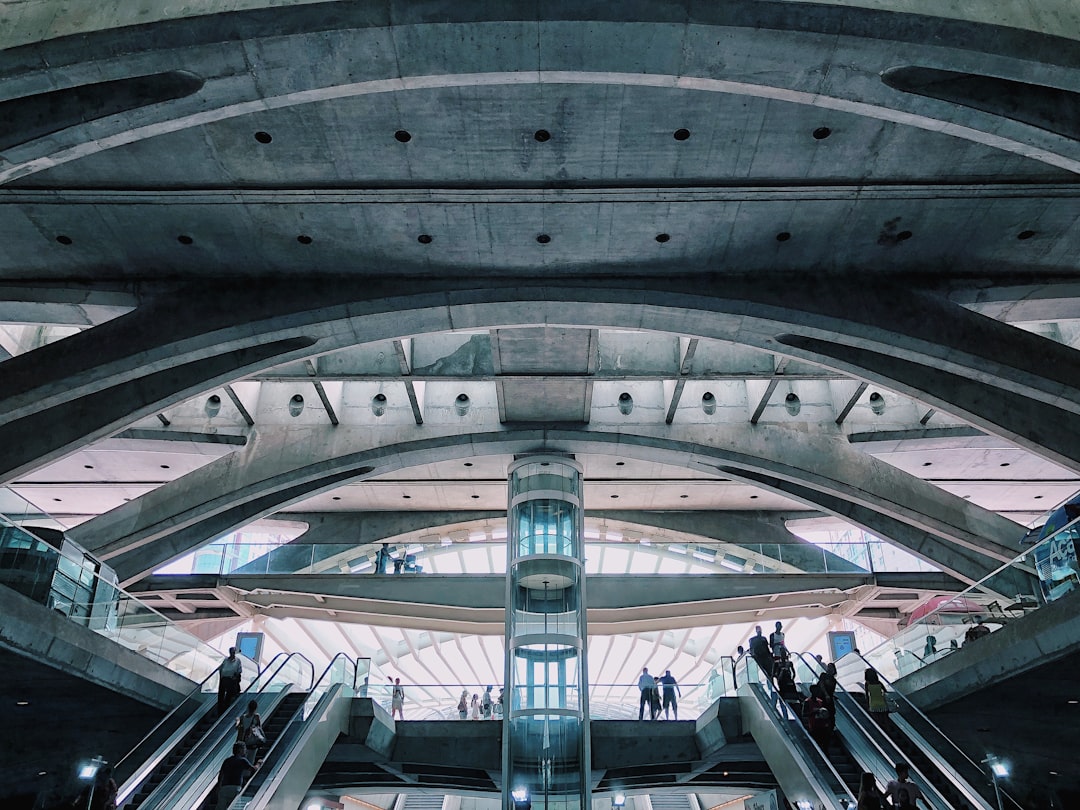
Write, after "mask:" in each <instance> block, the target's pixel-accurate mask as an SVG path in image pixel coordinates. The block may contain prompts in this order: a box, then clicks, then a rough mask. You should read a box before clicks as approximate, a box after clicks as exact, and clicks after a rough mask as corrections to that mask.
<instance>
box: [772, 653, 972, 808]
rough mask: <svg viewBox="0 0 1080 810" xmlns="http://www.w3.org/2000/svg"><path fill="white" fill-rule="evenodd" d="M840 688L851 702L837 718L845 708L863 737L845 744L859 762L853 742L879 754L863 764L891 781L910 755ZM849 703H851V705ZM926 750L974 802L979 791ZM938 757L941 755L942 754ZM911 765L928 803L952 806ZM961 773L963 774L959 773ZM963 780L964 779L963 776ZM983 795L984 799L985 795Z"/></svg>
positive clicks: (814, 666) (811, 662)
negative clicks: (959, 783) (904, 754)
mask: <svg viewBox="0 0 1080 810" xmlns="http://www.w3.org/2000/svg"><path fill="white" fill-rule="evenodd" d="M791 655H793V656H796V657H797V658H798V659H799V660H800V661H802V664H803V666H804V667H806V668H807V670H809V672H810V673H811V674H815V670H820V671H819V672H817V673H816V674H817V675H818V676H819V677H820V675H822V674H824V673H825V672H826V668H825V665H824V664H822V663H821V662H820V661H818V660H817V659H816V658H814V657H813V656H810V657H809V658H808V656H807V654H806V653H803V652H792V653H791ZM836 688H837V689H838V690H839V692H840V694H841V696H843V697H846V698H847V701H835V702H834V706H833V713H834V715H833V716H834V718H836V719H837V720H838V719H839V710H838V708H837V707H841V708H843V711H844V713H845V714H846V715H847V717H848V718H849V720H850V722H851V724H852V726H853V727H854V728H855V729H856V730H857V733H858V734H859V735H860V737H861V740H846V739H845V744H846V745H847V747H848V751H849V752H850V753H851V754H852V755H853V756H855V759H856V761H859V757H858V756H857V755H856V753H857V752H856V750H855V749H854V748H853V747H852V746H853V744H861V745H862V746H863V751H864V752H869V754H870V755H871V757H874V755H875V754H876V757H875V760H876V761H875V762H874V765H873V766H871V765H870V764H869V762H868V761H867V762H863V761H859V764H860V766H861V767H862V768H863V770H865V771H870V772H874V771H877V773H874V777H875V779H880V780H882V782H883V783H887V782H888V781H889V780H890V779H891V778H892V774H891V770H892V769H893V767H894V765H895V764H896V763H897V762H902V761H904V760H905V759H906V757H904V756H903V755H902V752H901V751H900V749H899V747H898V746H897V744H896V741H895V740H894V739H892V737H891V736H890V735H889V734H888V732H887V731H886V730H885V729H884V728H883V727H882V726H881V725H879V724H878V723H876V722H875V721H874V719H873V718H872V717H870V714H869V713H868V712H867V711H866V709H864V708H863V706H862V704H860V703H859V702H858V701H856V700H854V698H853V697H852V695H851V692H850V690H848V689H847V687H845V686H844V685H843V684H842V683H840V682H839V681H837V682H836ZM849 702H850V705H848V703H849ZM838 726H839V723H838ZM883 740H884V741H885V743H887V745H888V746H889V748H890V750H889V751H886V750H885V748H883V746H882V741H883ZM924 753H925V754H926V756H927V758H928V759H929V760H930V761H931V764H932V765H933V766H934V767H935V768H937V770H938V771H940V772H942V773H944V774H945V776H946V777H947V778H949V781H950V782H952V783H953V787H954V789H957V790H958V792H959V793H961V794H963V795H964V796H965V797H966V798H967V799H968V801H972V798H973V795H977V793H974V792H973V791H970V790H968V789H967V788H966V785H965V786H962V785H957V784H956V783H955V780H954V779H952V778H950V777H949V773H948V772H949V771H951V770H952V769H951V768H947V769H946V768H943V767H942V765H941V764H940V763H938V762H934V757H933V756H931V755H930V753H929V752H926V751H924ZM935 753H936V752H935ZM898 755H899V758H898ZM865 756H866V754H865V753H864V757H865ZM938 756H939V757H940V755H938ZM910 768H911V773H912V775H913V776H917V777H918V779H919V780H920V781H921V783H922V784H921V785H920V787H922V788H923V792H924V793H925V794H927V795H926V797H925V798H926V800H927V802H930V799H931V798H933V799H934V800H935V802H940V803H941V805H942V806H944V807H949V802H948V801H947V800H946V799H945V797H944V796H942V795H941V793H940V790H939V789H938V787H937V785H936V784H935V783H934V782H933V780H931V779H930V778H929V777H928V776H927V775H926V774H925V773H923V772H922V771H921V770H920V769H919V768H917V767H916V766H915V765H911V766H910ZM957 776H958V777H959V775H957ZM961 781H963V780H962V778H961ZM979 798H980V799H981V797H979ZM974 803H975V804H976V806H980V807H982V806H983V805H982V804H980V802H978V801H975V802H974ZM932 806H933V805H932Z"/></svg>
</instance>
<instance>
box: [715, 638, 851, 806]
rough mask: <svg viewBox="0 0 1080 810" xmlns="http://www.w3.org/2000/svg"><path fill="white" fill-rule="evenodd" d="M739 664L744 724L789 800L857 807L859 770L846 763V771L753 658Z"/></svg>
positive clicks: (740, 695)
mask: <svg viewBox="0 0 1080 810" xmlns="http://www.w3.org/2000/svg"><path fill="white" fill-rule="evenodd" d="M738 666H739V672H737V675H736V677H737V681H738V683H739V688H738V694H739V706H740V710H741V714H742V720H743V727H744V728H745V729H747V730H748V731H749V732H750V734H751V736H753V738H754V742H756V743H757V745H758V748H759V749H761V753H762V755H763V756H764V757H765V761H766V762H767V763H768V765H769V768H770V769H771V770H772V772H773V775H774V776H775V777H776V780H777V782H778V783H779V785H780V789H781V790H782V791H783V793H784V795H785V796H786V797H787V800H788V801H789V802H790V803H791V804H792V805H793V806H797V805H798V804H799V803H800V802H810V804H811V806H813V807H824V808H827V810H848V808H854V807H855V793H856V790H855V789H853V786H854V788H856V789H857V787H858V777H859V771H858V770H857V769H855V768H851V767H847V768H846V771H847V773H845V774H844V775H841V774H840V773H839V772H838V771H837V768H836V767H835V766H834V764H833V763H832V762H830V761H829V759H828V758H827V757H826V756H825V754H824V753H823V752H822V751H821V749H820V748H819V747H818V746H817V744H816V743H815V742H814V741H813V740H812V739H811V738H810V735H809V734H808V733H807V731H806V729H805V728H804V727H803V724H802V719H801V718H800V717H798V715H796V714H795V712H793V711H792V710H791V708H790V707H789V706H788V704H787V703H785V702H784V701H783V700H782V699H781V698H780V696H779V694H778V693H777V692H776V690H775V689H774V688H773V685H772V683H771V682H769V680H768V679H767V678H765V677H763V676H762V675H761V674H760V672H759V670H758V668H757V665H756V664H755V663H754V662H753V660H752V659H750V657H749V656H745V657H744V658H743V659H742V660H741V661H740V663H739V665H738ZM845 777H846V778H845ZM852 779H854V785H853V784H852V783H851V782H850V780H852Z"/></svg>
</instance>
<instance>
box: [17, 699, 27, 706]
mask: <svg viewBox="0 0 1080 810" xmlns="http://www.w3.org/2000/svg"><path fill="white" fill-rule="evenodd" d="M15 705H16V706H29V705H30V701H29V700H16V701H15Z"/></svg>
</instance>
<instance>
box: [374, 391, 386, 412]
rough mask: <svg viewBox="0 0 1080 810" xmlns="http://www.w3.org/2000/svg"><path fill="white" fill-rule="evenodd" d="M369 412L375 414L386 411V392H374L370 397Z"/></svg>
mask: <svg viewBox="0 0 1080 810" xmlns="http://www.w3.org/2000/svg"><path fill="white" fill-rule="evenodd" d="M371 412H372V413H373V414H375V415H376V416H382V415H383V414H384V413H386V394H376V395H375V396H373V397H372V398H371Z"/></svg>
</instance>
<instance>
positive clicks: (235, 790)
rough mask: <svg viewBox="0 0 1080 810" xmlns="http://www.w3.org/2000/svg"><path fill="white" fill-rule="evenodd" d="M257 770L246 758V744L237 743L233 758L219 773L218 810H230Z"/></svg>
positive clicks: (222, 764) (230, 758)
mask: <svg viewBox="0 0 1080 810" xmlns="http://www.w3.org/2000/svg"><path fill="white" fill-rule="evenodd" d="M255 768H256V766H255V765H253V764H252V763H251V760H249V759H248V758H247V757H245V756H244V744H243V743H240V742H238V743H236V744H235V745H234V746H233V752H232V756H231V757H228V758H227V759H226V760H225V761H224V762H222V763H221V771H220V772H219V773H218V789H217V790H218V801H217V810H229V807H230V805H232V803H233V801H234V800H235V799H236V797H237V796H239V795H240V791H241V789H243V787H244V783H245V782H246V781H247V780H248V777H249V776H250V775H251V774H252V773H254V772H255Z"/></svg>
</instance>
